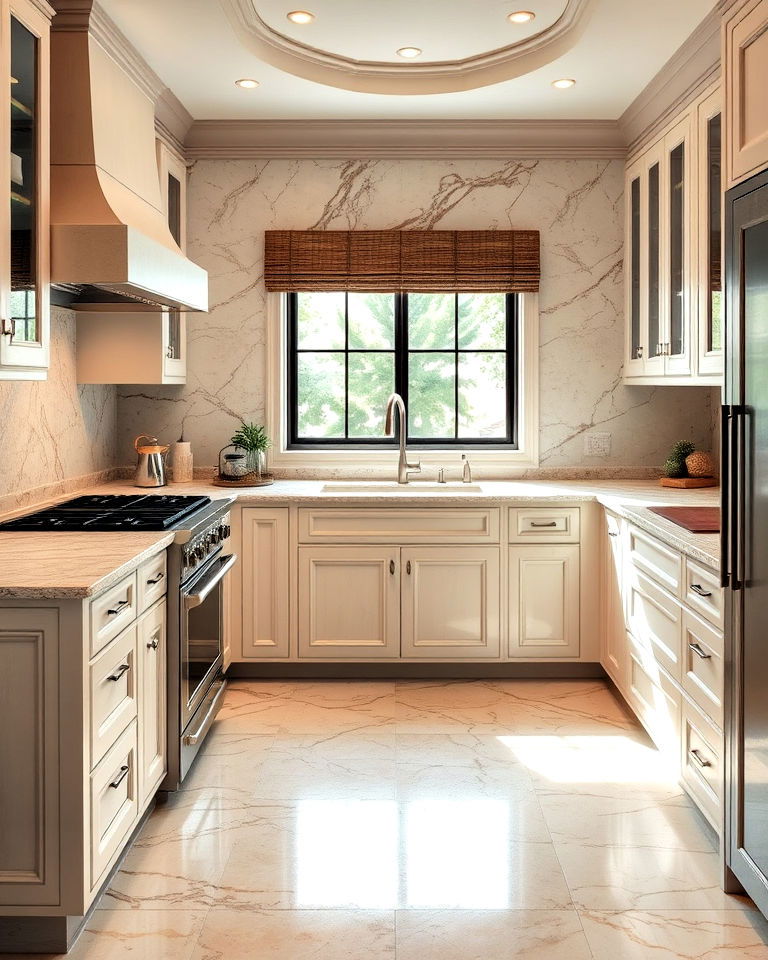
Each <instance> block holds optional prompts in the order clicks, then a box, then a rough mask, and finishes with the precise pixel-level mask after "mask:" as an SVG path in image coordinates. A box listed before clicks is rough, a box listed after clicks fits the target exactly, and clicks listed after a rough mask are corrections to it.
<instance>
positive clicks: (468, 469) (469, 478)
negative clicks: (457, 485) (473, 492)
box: [461, 453, 472, 483]
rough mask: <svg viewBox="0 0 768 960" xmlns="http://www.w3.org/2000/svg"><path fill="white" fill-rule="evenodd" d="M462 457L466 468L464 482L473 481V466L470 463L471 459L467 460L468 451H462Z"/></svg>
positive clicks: (463, 474) (463, 475)
mask: <svg viewBox="0 0 768 960" xmlns="http://www.w3.org/2000/svg"><path fill="white" fill-rule="evenodd" d="M461 459H462V460H463V462H464V470H463V472H462V477H461V479H462V481H463V482H464V483H472V467H470V465H469V460H467V455H466V453H462V455H461Z"/></svg>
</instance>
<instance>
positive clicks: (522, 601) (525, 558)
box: [509, 544, 580, 657]
mask: <svg viewBox="0 0 768 960" xmlns="http://www.w3.org/2000/svg"><path fill="white" fill-rule="evenodd" d="M579 611H580V603H579V547H578V546H573V545H569V544H552V545H550V544H547V545H542V546H538V545H537V546H532V545H530V544H526V545H525V546H520V547H510V548H509V655H510V656H513V657H577V656H578V655H579V616H580V614H579Z"/></svg>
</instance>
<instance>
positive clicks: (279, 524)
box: [240, 507, 290, 660]
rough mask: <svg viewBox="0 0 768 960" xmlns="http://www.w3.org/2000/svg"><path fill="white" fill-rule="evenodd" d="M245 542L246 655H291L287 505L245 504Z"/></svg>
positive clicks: (243, 573) (244, 647) (256, 656)
mask: <svg viewBox="0 0 768 960" xmlns="http://www.w3.org/2000/svg"><path fill="white" fill-rule="evenodd" d="M241 543H242V561H241V564H240V576H241V578H242V585H243V589H242V591H241V592H242V598H243V600H242V657H243V659H245V660H249V659H252V658H261V657H287V656H288V655H289V653H290V645H289V644H290V636H289V623H288V614H289V596H290V582H289V564H288V508H287V507H279V508H277V509H274V510H268V509H262V508H258V509H256V508H251V507H243V510H242V513H241Z"/></svg>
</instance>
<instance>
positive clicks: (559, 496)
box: [95, 480, 720, 570]
mask: <svg viewBox="0 0 768 960" xmlns="http://www.w3.org/2000/svg"><path fill="white" fill-rule="evenodd" d="M427 483H432V485H434V483H433V482H432V481H427ZM338 484H345V485H346V484H349V485H352V484H354V485H355V486H359V492H357V491H355V492H349V491H345V492H343V493H339V492H326V491H325V489H324V488H325V487H327V486H332V485H338ZM473 486H476V487H480V491H479V492H466V490H465V488H464V487H463V484H461V483H455V482H454V483H448V484H446V485H445V490H424V489H421V488H420V482H419V481H411V482H410V483H409V484H408V486H407V487H406V488H405V489H402V488H401V489H397V485H396V484H394V483H392V484H391V487H390V489H387V490H385V489H382V481H359V482H358V481H352V480H277V481H275V483H273V484H272V485H271V486H268V487H219V486H216V485H214V484H213V483H211V482H210V481H205V480H198V481H194V482H193V483H185V484H169V485H168V486H167V487H165V488H163V489H164V490H167V491H169V492H171V491H172V492H174V493H175V492H178V493H182V492H183V493H188V494H205V495H206V496H209V497H213V498H216V497H226V496H235V497H237V500H238V502H239V503H240V504H248V505H249V506H258V505H260V504H261V505H263V506H281V505H290V504H307V505H313V504H314V505H320V504H325V505H337V506H343V505H348V504H357V505H360V506H362V505H376V504H384V503H387V504H392V503H402V504H409V505H418V504H430V505H432V506H434V505H436V504H450V505H451V506H459V505H462V504H463V505H472V504H475V505H479V504H486V505H488V504H499V503H501V504H503V503H507V502H511V501H516V502H519V503H529V502H541V501H546V502H551V503H558V502H568V501H570V502H579V501H582V502H583V501H597V502H598V503H601V504H603V505H604V506H606V507H608V508H609V509H610V510H613V511H614V512H616V513H618V514H620V515H621V516H624V517H626V518H627V519H628V520H631V521H632V522H633V523H636V524H637V525H638V526H639V527H642V528H643V529H644V530H647V531H648V532H649V533H653V534H655V535H656V536H657V537H659V538H660V539H662V540H664V542H665V543H667V544H669V546H671V547H674V548H675V549H677V550H680V551H681V552H682V553H685V554H686V555H687V556H689V557H691V558H692V559H694V560H699V561H700V562H701V563H704V564H706V565H707V566H709V567H712V568H714V569H715V570H718V569H719V567H720V537H719V535H718V534H716V533H690V532H689V531H688V530H685V529H684V528H683V527H679V526H678V525H677V524H675V523H672V522H671V521H670V520H665V519H664V518H663V517H660V516H658V515H657V514H655V513H651V512H650V510H649V509H648V507H653V506H657V507H661V506H675V505H679V506H682V505H686V506H702V507H713V506H718V505H719V502H720V488H719V487H707V488H705V489H703V490H678V489H675V488H671V487H662V486H660V485H659V483H658V482H656V481H653V480H557V481H555V480H509V481H499V480H488V481H485V480H478V481H477V482H476V483H475V484H473ZM95 490H96V491H101V492H105V493H106V492H111V493H135V492H136V487H133V486H131V485H130V483H125V482H123V481H116V482H113V483H111V484H107V485H105V486H103V487H98V488H95Z"/></svg>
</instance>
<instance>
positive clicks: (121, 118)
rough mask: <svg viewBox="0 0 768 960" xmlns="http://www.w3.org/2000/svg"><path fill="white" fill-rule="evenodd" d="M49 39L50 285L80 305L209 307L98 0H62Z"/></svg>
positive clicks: (140, 98) (150, 128)
mask: <svg viewBox="0 0 768 960" xmlns="http://www.w3.org/2000/svg"><path fill="white" fill-rule="evenodd" d="M56 7H57V11H58V15H57V16H56V17H54V20H53V33H52V36H51V281H52V283H53V284H54V285H57V286H60V287H64V288H65V289H66V290H68V291H70V292H72V293H74V295H75V296H74V301H73V302H72V304H71V305H72V307H74V308H75V309H77V307H78V305H79V304H80V303H82V304H86V303H87V304H88V305H89V306H90V308H91V309H93V308H94V304H99V303H103V304H104V305H105V309H108V307H109V305H112V306H114V304H115V303H125V302H129V303H131V304H133V307H134V309H136V310H142V309H147V310H158V309H176V310H194V311H199V310H207V309H208V274H207V273H206V271H205V270H203V269H202V268H201V267H198V266H197V265H196V264H194V263H192V261H191V260H188V259H187V257H186V256H185V255H184V253H183V252H182V251H181V249H180V248H179V246H178V245H177V244H176V242H175V240H174V239H173V236H172V235H171V232H170V229H169V227H168V223H167V220H166V216H165V213H164V211H163V203H162V199H161V195H160V183H159V180H158V171H157V160H156V151H155V112H154V104H153V103H152V101H151V100H150V99H149V97H147V96H146V95H145V93H144V92H143V91H142V90H141V89H140V88H139V87H138V86H137V84H136V83H134V81H133V80H132V79H131V78H130V76H129V75H128V74H127V73H126V72H125V71H124V70H123V69H122V67H121V66H120V65H119V64H118V63H117V62H116V61H115V60H114V59H112V57H111V56H110V55H109V54H108V53H107V52H106V50H105V49H104V47H103V46H102V45H101V44H100V43H99V41H98V39H97V36H96V35H95V31H94V30H93V27H92V23H91V20H92V17H93V15H94V11H93V9H92V8H93V4H92V0H61V2H59V3H57V4H56Z"/></svg>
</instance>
